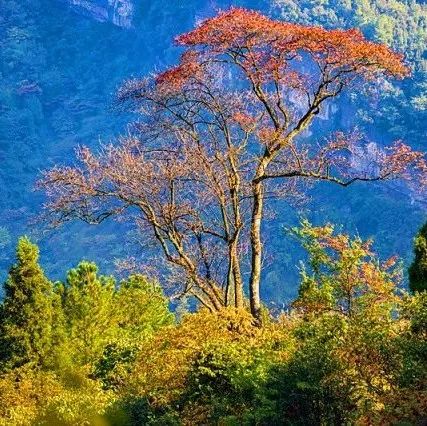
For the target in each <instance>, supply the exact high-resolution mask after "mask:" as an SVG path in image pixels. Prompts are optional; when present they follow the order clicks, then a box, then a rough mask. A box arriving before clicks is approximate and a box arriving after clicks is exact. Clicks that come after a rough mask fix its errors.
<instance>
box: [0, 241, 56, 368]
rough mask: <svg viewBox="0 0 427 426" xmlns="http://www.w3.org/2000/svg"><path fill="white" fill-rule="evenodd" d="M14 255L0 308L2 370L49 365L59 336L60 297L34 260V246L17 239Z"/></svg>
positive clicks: (53, 358)
mask: <svg viewBox="0 0 427 426" xmlns="http://www.w3.org/2000/svg"><path fill="white" fill-rule="evenodd" d="M16 257H17V262H16V264H15V265H14V266H12V268H11V269H10V272H9V277H8V279H7V281H6V283H5V284H4V293H5V298H4V300H3V302H2V304H1V307H0V333H1V334H0V360H1V361H0V362H1V365H2V368H3V369H4V368H14V367H18V366H21V365H24V364H26V363H32V364H33V365H35V366H41V367H52V366H53V365H54V364H55V363H56V362H58V348H59V347H60V345H61V343H62V338H63V333H62V318H63V317H62V310H61V304H60V299H59V296H58V295H57V294H56V293H55V291H54V287H53V285H52V283H51V282H50V281H49V280H48V278H46V276H45V274H44V272H43V269H42V268H41V267H40V265H39V263H38V261H39V249H38V247H37V245H35V244H33V243H32V242H31V241H30V240H29V239H28V238H27V237H22V238H20V239H19V241H18V246H17V249H16Z"/></svg>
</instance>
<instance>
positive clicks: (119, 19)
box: [67, 0, 135, 28]
mask: <svg viewBox="0 0 427 426" xmlns="http://www.w3.org/2000/svg"><path fill="white" fill-rule="evenodd" d="M67 2H68V3H69V4H70V6H71V7H72V8H73V9H75V10H76V11H77V12H78V13H83V14H85V15H88V16H90V17H92V18H93V19H96V20H97V21H101V22H107V21H109V22H112V23H113V24H114V25H117V26H119V27H123V28H130V27H132V18H133V15H134V11H135V6H134V4H133V1H132V0H67Z"/></svg>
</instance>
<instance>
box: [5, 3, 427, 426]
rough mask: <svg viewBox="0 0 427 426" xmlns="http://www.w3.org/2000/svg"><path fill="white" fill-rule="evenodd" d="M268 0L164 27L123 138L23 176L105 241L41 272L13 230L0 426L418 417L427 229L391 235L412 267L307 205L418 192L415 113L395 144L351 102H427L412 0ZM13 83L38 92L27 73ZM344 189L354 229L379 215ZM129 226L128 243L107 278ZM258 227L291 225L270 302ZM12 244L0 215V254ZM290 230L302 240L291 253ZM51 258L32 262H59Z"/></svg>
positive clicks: (269, 230)
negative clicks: (174, 52) (172, 58)
mask: <svg viewBox="0 0 427 426" xmlns="http://www.w3.org/2000/svg"><path fill="white" fill-rule="evenodd" d="M1 1H2V0H0V6H1ZM39 1H41V2H43V1H44V0H39ZM4 4H5V5H6V6H7V11H8V12H7V13H8V14H11V15H13V14H14V13H15V12H16V10H18V11H21V10H22V9H21V8H20V7H17V8H14V6H13V5H14V3H13V1H12V0H4ZM109 5H112V3H111V4H110V3H109ZM126 5H131V6H132V3H131V2H127V3H126ZM190 6H191V5H186V6H185V8H189V7H190ZM272 6H273V10H274V13H276V14H279V15H280V16H281V19H279V20H277V19H272V18H269V17H267V16H265V15H263V14H262V13H259V12H256V11H252V10H247V9H243V8H239V7H232V8H231V9H228V10H225V11H220V12H218V13H217V14H216V15H215V16H214V17H211V18H208V19H205V20H200V21H199V23H198V24H197V25H196V27H195V28H194V29H193V30H191V31H189V32H186V33H183V34H181V35H179V36H177V37H176V40H175V41H176V44H177V46H178V49H180V53H181V55H180V57H179V59H177V61H176V62H175V63H176V65H172V66H171V65H168V66H165V67H163V69H164V70H163V71H160V72H157V73H155V74H152V73H151V74H148V72H147V74H146V77H135V78H131V79H129V80H126V81H125V82H124V83H123V84H122V85H121V86H120V88H119V90H118V93H117V95H116V99H115V105H114V107H115V108H116V109H117V110H119V111H120V112H123V113H124V114H123V115H124V116H125V118H127V119H130V120H131V122H130V123H129V125H128V127H127V133H126V134H125V135H123V136H120V137H116V138H111V140H112V141H111V142H109V143H107V144H105V143H104V144H102V145H101V146H99V147H98V148H96V149H95V148H93V147H92V146H82V145H79V147H78V148H77V150H76V152H77V156H76V158H75V159H74V160H73V162H70V161H68V160H67V159H65V160H64V159H62V158H61V161H59V164H57V165H52V166H51V165H50V163H49V162H46V164H44V163H43V165H44V166H45V168H46V169H45V171H44V172H43V174H42V176H41V177H40V179H39V180H38V182H37V184H36V186H37V189H39V190H41V192H42V194H40V195H39V196H40V197H44V198H45V205H44V211H43V214H42V217H41V219H42V220H43V221H44V223H46V224H47V225H49V226H51V227H52V228H53V231H52V230H51V231H50V232H51V234H50V235H54V234H53V233H55V232H59V231H55V230H56V229H57V228H58V227H63V228H65V227H67V226H70V224H71V226H73V225H72V224H73V223H75V222H83V223H85V224H91V225H97V227H96V229H101V231H100V232H101V233H102V229H105V228H102V226H104V225H105V224H110V225H109V226H110V228H109V229H114V231H115V234H116V236H115V238H114V239H113V240H110V243H111V245H112V246H113V247H114V248H115V249H114V251H113V252H112V253H108V254H107V255H106V257H105V258H103V259H102V261H101V264H100V265H99V266H98V265H97V264H96V263H95V262H92V261H89V260H87V259H88V258H90V256H88V255H86V256H85V258H84V259H83V260H81V261H80V262H76V263H75V264H74V266H73V267H70V268H64V269H62V270H61V273H60V274H59V279H58V278H56V279H53V278H52V274H51V273H50V272H49V271H45V269H44V268H43V267H42V263H43V261H44V257H45V252H44V250H43V249H42V250H40V248H39V246H38V244H37V243H36V239H35V238H33V237H32V236H24V237H21V238H19V239H18V241H17V246H16V249H15V259H14V261H13V262H10V263H12V265H11V266H10V265H9V268H8V273H6V274H7V277H6V278H5V280H4V285H3V292H2V296H1V299H0V426H2V425H4V426H6V425H7V426H9V425H12V426H14V425H16V426H18V425H19V426H26V425H28V426H30V425H40V426H41V425H46V426H50V425H52V426H56V425H64V426H74V425H81V426H83V425H93V426H133V425H135V426H136V425H152V426H154V425H159V426H160V425H162V426H163V425H230V426H231V425H265V426H267V425H268V426H270V425H310V426H311V425H319V426H320V425H389V424H390V425H414V426H415V425H421V424H424V423H425V422H426V421H427V417H426V413H427V223H426V224H424V226H422V227H421V228H420V229H419V231H418V233H417V234H416V235H415V237H414V240H413V241H412V242H411V241H410V240H408V241H406V242H399V244H404V245H405V246H408V247H409V246H410V245H411V244H412V245H413V254H414V256H413V260H412V264H411V265H410V266H409V268H407V266H406V265H405V263H404V262H403V261H402V259H401V258H400V257H399V256H398V255H391V256H383V255H382V254H378V252H377V250H376V245H375V240H374V239H372V238H364V236H362V235H360V234H359V233H349V232H348V230H347V228H346V227H345V226H338V225H334V224H333V223H331V222H328V221H322V222H321V224H319V222H320V221H319V220H317V221H316V223H315V224H314V223H312V221H310V220H309V219H308V218H304V217H305V216H308V217H310V214H304V212H306V211H307V205H308V206H309V204H308V202H307V199H308V198H309V197H310V196H313V194H316V193H317V194H324V195H325V200H324V205H327V209H328V210H330V211H331V212H333V211H334V209H335V208H338V207H339V202H340V201H339V200H338V201H337V200H335V202H334V198H333V197H332V198H329V197H327V196H326V195H328V194H329V192H328V191H329V188H331V187H336V188H339V189H340V190H342V191H345V192H346V193H347V192H349V191H351V190H352V188H353V187H356V188H357V187H359V188H361V189H360V191H362V192H363V191H364V192H363V193H367V191H366V189H367V188H368V187H370V188H373V187H374V186H376V185H395V186H394V187H393V188H400V190H402V191H404V192H405V193H407V194H411V196H412V197H413V200H414V203H415V202H417V203H418V201H417V200H422V199H425V195H426V193H427V159H426V156H425V152H423V149H422V146H421V144H420V143H419V141H418V142H417V143H415V144H414V149H413V148H411V146H410V145H411V143H410V142H412V139H413V135H414V134H415V135H416V134H418V133H417V132H419V131H420V129H421V128H422V124H420V121H416V120H414V121H413V123H412V127H413V129H412V130H411V132H412V133H411V132H409V131H408V133H407V136H408V139H409V142H407V141H403V140H402V139H404V136H406V134H405V132H404V131H403V130H404V128H403V127H401V128H400V129H401V130H402V129H403V130H402V131H401V132H400V133H399V132H397V127H395V128H394V129H393V132H397V133H399V139H398V140H396V141H395V142H391V143H388V141H384V140H381V141H380V142H374V136H376V134H375V132H372V131H371V130H372V129H371V130H369V126H365V125H361V121H360V120H359V118H360V117H359V116H358V114H359V112H360V111H361V109H364V110H365V111H369V109H370V108H372V104H370V103H369V102H368V94H371V95H373V98H374V99H375V101H376V102H377V105H378V108H376V110H375V111H373V112H372V120H373V122H374V123H376V120H379V121H378V123H376V124H378V128H380V127H381V126H382V124H381V122H380V118H379V117H381V116H382V117H383V118H384V117H386V116H387V114H388V112H389V111H390V110H389V109H388V107H389V106H390V102H391V101H390V99H392V98H393V96H394V95H390V98H389V100H388V101H385V99H386V97H387V96H388V95H387V96H384V88H385V87H388V89H387V90H388V93H392V92H393V93H395V91H396V90H401V91H402V93H403V95H402V97H400V98H399V99H398V98H396V97H394V98H393V99H394V101H393V102H392V103H395V102H401V101H402V99H405V102H407V103H409V104H410V107H408V105H407V104H405V105H406V106H405V108H407V109H408V111H409V109H410V111H409V112H408V116H410V115H413V116H414V117H415V116H417V114H418V113H419V112H421V111H423V109H424V106H423V105H424V100H423V96H424V95H423V94H422V90H421V91H418V89H420V87H421V86H417V89H416V90H414V92H411V90H410V89H409V88H410V87H411V84H412V83H411V82H410V81H411V80H410V74H411V71H412V72H415V73H418V74H416V76H415V77H414V78H415V81H416V80H417V79H418V78H419V76H420V75H422V73H423V72H425V70H423V65H422V64H423V61H424V57H423V55H424V53H422V51H423V46H422V43H421V42H419V40H418V39H417V37H421V36H422V35H423V34H424V33H423V28H424V27H423V25H424V24H423V22H424V23H425V20H423V19H424V17H423V13H422V11H423V10H424V9H423V6H422V5H420V4H418V3H416V2H415V1H413V0H411V1H408V2H398V1H394V2H391V1H390V2H381V1H380V0H377V1H375V2H374V1H368V0H366V1H363V2H362V1H359V0H357V1H354V2H346V1H344V2H342V1H339V2H338V1H335V0H322V1H317V0H316V1H312V2H306V1H301V2H293V1H292V0H275V1H274V2H273V5H272ZM121 7H124V3H123V4H122V3H120V2H117V3H114V10H115V11H117V13H118V14H120V13H122V12H123V13H125V12H126V10H124V11H121ZM129 7H130V6H129ZM84 8H85V10H88V11H89V12H90V11H91V10H92V8H91V3H90V2H85V3H84ZM102 10H103V9H102V8H101V9H100V8H98V9H94V13H95V12H96V13H98V15H99V14H100V13H101V12H102ZM127 12H129V13H128V14H127V15H126V14H125V15H126V16H127V17H128V18H129V19H128V20H127V21H126V25H124V26H125V27H126V28H128V29H129V28H130V27H131V25H132V24H131V22H132V19H134V9H133V6H132V8H131V9H129V10H127ZM380 12H381V13H382V14H383V16H382V17H381V16H378V15H379V13H380ZM125 15H123V16H125ZM8 16H9V15H8ZM99 16H101V15H99ZM101 17H102V16H101ZM0 18H1V17H0ZM100 20H101V21H102V19H100ZM105 20H106V19H104V21H105ZM319 23H321V24H322V25H323V27H321V26H319V25H317V24H319ZM2 25H3V24H2V21H1V20H0V31H2ZM6 25H9V24H8V23H7V24H6ZM353 26H356V27H358V28H360V30H359V29H353V28H350V27H353ZM336 27H343V28H344V29H337V28H336ZM424 29H425V28H424ZM118 31H119V30H118ZM18 33H19V31H18ZM8 34H9V33H8ZM15 34H16V31H15ZM18 35H19V34H18ZM9 36H10V34H9ZM19 37H21V38H20V40H26V37H25V36H24V35H22V34H21V35H19ZM19 37H18V38H19ZM15 38H16V37H15ZM18 44H19V43H18ZM396 49H397V50H402V49H410V50H411V54H410V55H408V56H407V58H406V59H405V57H404V55H402V54H401V53H398V52H396V51H395V50H396ZM14 66H15V65H14V64H13V63H8V64H3V65H2V68H0V69H2V70H4V69H6V68H8V67H11V68H13V67H14ZM4 84H6V83H4ZM0 87H1V86H0ZM19 90H20V91H22V93H21V94H20V95H23V96H24V95H25V96H26V95H27V94H28V93H31V94H32V95H34V94H35V93H37V94H38V95H40V90H41V89H40V87H39V86H38V85H37V84H35V85H34V84H33V83H31V82H29V81H24V82H22V81H21V83H20V86H19ZM0 94H1V93H0ZM402 102H403V101H402ZM347 103H348V104H349V105H350V104H351V106H350V107H348V106H346V104H347ZM364 103H366V105H364ZM401 105H404V103H401ZM0 107H1V104H0ZM77 108H79V107H78V106H77ZM349 111H354V112H355V114H349ZM337 116H341V118H342V117H344V116H346V119H345V120H337V119H336V117H337ZM11 117H12V115H10V114H8V115H7V117H6V121H7V120H9V119H11ZM417 120H418V119H417ZM41 121H42V120H41V119H40V122H41ZM385 122H388V123H389V124H390V123H392V122H393V117H387V118H386V119H385V121H384V122H383V123H385ZM0 123H1V122H0ZM405 125H406V126H408V128H409V127H411V123H409V122H407V123H406V124H405ZM35 127H36V126H35ZM35 127H34V128H35ZM106 132H107V129H106ZM107 133H108V132H107ZM380 134H381V133H380ZM380 139H381V138H380ZM387 143H388V144H387ZM415 148H416V149H418V150H415ZM315 184H316V188H315V189H313V186H314V185H315ZM331 184H333V185H331ZM389 188H390V186H389ZM354 194H357V193H351V194H350V196H349V197H350V199H351V197H352V196H354ZM357 199H358V200H362V201H365V202H361V203H360V204H359V206H358V207H359V210H363V207H366V212H365V213H364V215H365V216H364V217H366V218H369V221H367V224H366V227H367V228H368V229H370V227H371V225H372V224H373V223H375V224H376V227H378V228H381V226H382V225H383V224H382V223H381V220H379V217H377V216H378V214H377V212H376V211H375V209H374V208H373V207H372V206H369V203H367V202H366V200H367V199H369V195H368V194H367V195H366V196H363V197H361V198H357ZM328 203H329V204H328ZM418 205H419V204H418ZM383 207H384V206H383ZM384 208H388V204H387V205H386V206H385V207H384ZM308 210H310V207H309V208H308ZM424 213H425V212H424ZM331 215H332V216H333V213H331ZM297 216H300V219H299V222H298V224H297V225H295V217H297ZM424 216H425V215H424ZM405 219H406V216H404V215H403V217H402V220H405ZM424 219H425V217H424ZM349 220H351V217H349ZM337 223H339V221H337ZM33 226H34V228H36V226H40V227H41V224H40V222H39V223H38V224H37V225H36V224H34V225H33ZM393 226H394V228H393V229H397V227H398V224H394V225H393ZM75 229H78V228H75ZM387 229H388V228H387ZM68 230H70V228H68ZM124 230H126V232H127V236H131V237H132V238H133V241H134V242H135V243H136V245H138V246H139V248H138V250H135V251H133V252H132V253H131V256H130V257H128V258H127V259H124V260H123V259H122V260H121V261H120V262H116V265H117V266H120V268H116V271H115V272H114V273H111V271H112V270H113V269H114V268H113V267H112V260H111V259H112V258H113V257H115V255H116V254H118V253H122V252H123V246H124V240H125V236H124V235H123V231H124ZM77 235H79V234H77ZM104 237H105V236H101V238H100V239H93V240H92V244H93V245H94V246H101V247H100V248H99V250H98V247H96V249H97V250H98V252H102V253H103V252H104V251H108V250H107V249H108V247H109V246H108V244H107V245H106V244H105V241H106V239H105V238H104ZM70 238H71V237H70ZM107 240H108V238H107ZM269 240H270V242H271V240H273V242H274V244H273V245H270V249H271V247H272V246H273V247H279V245H280V244H281V243H282V242H284V241H285V243H284V244H282V246H281V250H278V252H277V253H276V256H275V257H274V262H275V263H278V265H277V267H276V271H277V270H282V271H285V272H286V276H281V277H280V278H279V279H278V285H279V288H278V289H277V291H278V292H280V293H281V294H282V293H287V294H288V295H289V294H292V289H291V288H290V280H289V278H288V275H289V274H291V273H292V272H291V267H290V264H291V263H292V262H294V263H295V261H299V267H298V268H294V269H296V270H297V275H298V290H297V292H294V297H293V298H292V300H289V301H288V303H286V304H282V305H280V306H279V305H274V304H271V303H270V302H271V300H269V298H268V297H266V296H265V294H266V289H268V288H269V286H268V285H267V284H266V283H267V282H268V279H267V278H268V275H269V274H268V273H267V272H270V271H268V268H267V267H266V263H267V262H268V260H269V259H268V256H269V251H268V250H267V249H266V247H267V243H268V242H269ZM11 241H12V238H11V236H10V235H9V233H8V230H7V229H6V228H3V227H0V248H4V247H7V246H8V245H10V244H11ZM288 241H293V242H295V244H296V245H298V246H299V248H298V249H295V251H292V252H289V253H288V252H287V250H288V247H289V246H287V242H288ZM133 247H134V248H135V246H133ZM394 248H395V247H394V246H393V247H389V250H388V251H389V252H392V251H394ZM40 252H42V253H43V256H42V257H41V258H40ZM59 253H60V251H59V248H58V250H57V251H55V252H54V253H53V254H52V253H48V255H47V256H46V257H50V260H49V262H48V263H50V264H52V263H57V264H58V265H63V262H64V259H62V258H60V255H59ZM6 258H7V256H6ZM69 260H70V259H68V260H67V262H69ZM2 261H4V259H3V260H2ZM58 265H57V266H56V269H58ZM105 265H107V267H105ZM276 281H277V277H276ZM408 282H409V289H407V287H408Z"/></svg>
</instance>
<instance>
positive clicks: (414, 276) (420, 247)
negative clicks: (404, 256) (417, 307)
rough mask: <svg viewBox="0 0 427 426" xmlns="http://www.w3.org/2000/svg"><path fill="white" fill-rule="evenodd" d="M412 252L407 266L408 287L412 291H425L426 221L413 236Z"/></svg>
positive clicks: (426, 265) (426, 284)
mask: <svg viewBox="0 0 427 426" xmlns="http://www.w3.org/2000/svg"><path fill="white" fill-rule="evenodd" d="M414 254H415V258H414V261H413V262H412V264H411V266H410V267H409V288H410V289H411V291H412V292H416V291H427V222H426V223H425V225H424V226H423V227H422V228H421V229H420V230H419V232H418V234H417V236H416V237H415V241H414Z"/></svg>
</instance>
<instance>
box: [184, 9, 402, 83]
mask: <svg viewBox="0 0 427 426" xmlns="http://www.w3.org/2000/svg"><path fill="white" fill-rule="evenodd" d="M176 41H177V43H178V44H180V45H183V46H192V47H199V48H201V49H202V50H203V51H204V52H205V53H207V52H210V54H212V55H218V54H226V55H228V56H230V57H232V58H233V59H234V60H235V61H237V62H239V63H240V64H241V65H242V66H243V67H244V68H245V70H246V71H250V72H251V73H254V74H260V73H263V74H264V77H266V76H269V77H270V78H271V77H272V76H274V75H275V74H276V75H275V78H278V77H279V76H278V75H277V73H278V72H279V71H280V70H282V71H283V70H284V68H285V67H284V64H285V63H286V62H287V61H289V60H291V59H294V58H295V57H297V54H300V53H302V52H305V53H308V54H309V55H311V56H312V58H313V59H314V60H315V61H316V62H318V63H319V64H321V65H322V67H324V69H325V70H329V71H332V72H335V74H337V73H342V72H343V71H344V72H345V73H346V74H347V73H355V74H359V75H364V76H368V75H369V74H371V73H375V72H385V73H388V74H390V75H393V76H396V77H404V76H406V75H407V74H408V69H407V68H406V66H405V65H404V63H403V58H402V56H401V55H398V54H396V53H394V52H393V51H391V50H390V49H389V48H388V47H386V46H385V45H381V44H377V43H372V42H369V41H367V40H366V39H365V38H364V37H363V35H362V34H361V33H360V31H358V30H355V29H350V30H325V29H323V28H321V27H317V26H304V25H299V24H292V23H287V22H281V21H275V20H272V19H270V18H268V17H266V16H263V15H262V14H260V13H258V12H255V11H250V10H246V9H242V8H231V9H229V10H228V11H225V12H221V13H219V14H218V15H217V16H216V17H214V18H211V19H207V20H205V21H203V22H202V23H201V24H200V25H199V26H198V27H197V28H196V29H194V30H193V31H190V32H188V33H186V34H183V35H181V36H179V37H177V38H176ZM258 77H259V75H258ZM344 77H347V76H344V74H343V75H342V78H344Z"/></svg>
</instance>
